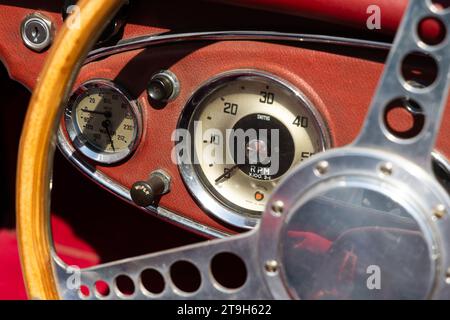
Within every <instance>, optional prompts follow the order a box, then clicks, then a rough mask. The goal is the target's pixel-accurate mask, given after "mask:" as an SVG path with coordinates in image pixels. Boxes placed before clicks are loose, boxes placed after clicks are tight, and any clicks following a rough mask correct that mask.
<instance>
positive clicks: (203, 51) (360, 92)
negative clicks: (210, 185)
mask: <svg viewBox="0 0 450 320" xmlns="http://www.w3.org/2000/svg"><path fill="white" fill-rule="evenodd" d="M166 2H167V1H166ZM233 2H234V3H236V2H238V1H233ZM369 3H370V4H377V5H379V6H380V7H382V14H383V26H384V27H385V28H386V29H385V31H387V32H388V33H389V32H390V33H392V32H394V31H395V29H396V27H397V25H398V22H399V20H400V17H401V14H402V12H403V9H404V6H405V3H406V1H404V0H399V1H387V0H378V1H375V0H373V1H369V0H367V1H366V0H364V1H363V0H358V1H347V2H343V1H338V0H327V1H322V0H317V1H295V0H241V1H239V4H242V5H249V6H258V7H259V5H262V6H263V7H264V8H270V9H275V10H277V11H289V12H294V13H299V14H301V15H306V16H309V17H317V18H320V19H324V20H327V21H333V22H342V23H347V24H351V25H358V26H361V25H362V24H363V23H364V25H365V23H366V19H367V13H366V9H367V6H368V5H369ZM159 4H160V6H159ZM185 5H186V3H185V2H184V1H174V2H170V3H164V2H162V1H161V2H160V3H158V4H156V3H154V2H152V3H150V2H146V1H141V2H138V3H137V5H136V6H135V7H134V8H133V10H132V12H131V13H130V21H129V23H128V25H127V26H126V28H125V32H124V37H125V38H131V37H136V36H142V35H148V34H153V33H159V32H162V31H167V30H172V31H174V30H177V29H182V30H183V27H184V25H183V23H184V22H186V23H187V25H189V26H190V27H191V28H196V27H201V26H202V23H205V24H210V26H211V29H222V28H224V26H226V20H227V19H226V14H224V12H225V13H232V12H238V10H241V9H236V8H234V7H227V6H223V5H216V4H205V3H193V4H189V6H190V7H189V11H190V12H195V13H194V18H195V19H197V20H198V21H196V22H192V21H190V22H188V21H187V20H190V19H191V18H190V19H187V18H186V17H184V14H183V12H184V10H183V9H180V8H183V7H182V6H185ZM177 6H178V7H177ZM216 6H217V7H216ZM173 9H177V10H175V11H174V10H173ZM184 9H186V8H184ZM215 9H224V10H226V11H218V12H216V11H215ZM0 10H2V11H3V15H4V16H5V17H8V19H9V20H8V21H2V22H0V59H1V61H3V62H4V64H5V65H6V66H7V68H8V70H9V73H10V75H11V77H12V78H14V79H16V80H17V81H19V82H21V83H22V84H23V85H25V86H26V87H27V88H29V89H30V90H32V89H33V88H34V86H35V84H36V81H37V79H38V75H39V71H40V70H41V68H42V65H43V62H44V59H45V56H46V53H43V54H37V53H34V52H32V51H30V50H28V49H27V48H25V47H24V46H23V44H22V41H21V39H20V33H19V28H20V23H21V21H22V19H23V17H25V16H26V15H27V14H29V13H32V12H34V11H36V10H39V11H41V12H43V13H45V14H46V15H48V16H49V17H51V18H52V20H53V21H54V22H55V24H56V25H57V26H60V25H61V23H62V19H61V15H60V12H59V10H60V8H59V6H58V5H57V4H55V3H54V2H52V3H48V2H43V3H42V4H41V5H37V4H36V1H24V0H22V1H16V2H15V4H14V5H11V4H8V5H6V4H3V3H2V1H0ZM196 10H197V11H196ZM209 10H211V11H209ZM172 13H173V14H172ZM261 15H263V16H265V17H267V16H272V14H264V13H261ZM224 16H225V17H224ZM177 17H178V18H180V20H179V21H176V18H177ZM274 17H276V16H274ZM277 17H279V16H277ZM195 19H193V20H195ZM202 19H203V20H202ZM248 19H249V20H252V19H254V20H255V21H257V20H258V19H256V18H255V16H248ZM248 19H247V17H245V18H239V20H238V21H242V23H243V24H244V25H245V23H249V22H248V21H247V20H248ZM290 19H291V18H286V20H285V21H283V20H281V19H280V20H278V19H275V20H274V22H273V25H266V26H265V27H271V26H272V27H274V26H275V25H276V24H277V21H279V22H280V24H281V25H282V29H284V30H287V29H289V28H290V27H292V28H293V29H292V31H298V29H296V28H295V26H296V23H297V22H298V23H299V24H300V25H302V23H305V21H304V20H296V19H298V18H292V20H290ZM201 21H203V22H201ZM205 21H206V22H205ZM248 26H250V24H249V25H248ZM327 28H332V26H331V25H325V26H324V25H323V24H322V26H320V27H318V29H319V30H322V31H323V30H326V29H327ZM384 58H385V53H383V52H380V51H377V50H374V51H368V50H362V49H361V50H360V49H342V48H339V47H337V46H325V45H321V46H319V45H314V46H308V45H303V46H290V45H286V44H282V43H266V42H253V41H227V42H215V43H209V42H198V43H190V44H175V45H170V46H161V47H156V48H152V49H144V50H135V51H130V52H127V53H122V54H117V55H114V56H111V57H108V58H105V59H103V60H100V61H97V62H93V63H90V64H89V65H87V66H85V67H84V68H83V69H82V71H81V74H80V76H79V78H78V80H77V83H78V84H80V83H81V82H84V81H86V80H89V79H92V78H107V79H111V80H114V81H116V82H118V83H120V84H121V85H122V86H124V87H125V88H126V89H127V90H128V91H129V92H130V93H131V94H132V95H133V96H134V97H135V98H138V99H139V102H140V103H141V105H142V106H143V107H144V108H143V109H144V119H145V132H144V137H143V140H142V143H141V145H140V146H139V148H138V150H137V151H136V152H135V154H134V155H133V157H132V158H130V159H129V160H128V161H126V162H124V163H122V164H120V165H117V166H109V167H105V166H97V169H98V170H100V171H101V172H103V173H105V174H106V175H107V176H109V177H110V178H111V179H113V180H115V181H117V182H119V183H120V184H122V185H123V186H125V187H127V188H130V187H131V185H132V184H133V183H134V182H135V181H137V180H142V179H145V178H146V177H147V176H148V174H149V173H150V172H151V171H153V170H155V169H160V168H162V169H165V170H166V171H167V172H169V173H170V174H171V176H172V178H173V186H172V191H171V193H169V194H168V195H166V196H165V197H163V198H162V200H161V202H160V204H161V205H162V206H163V207H165V208H168V209H171V210H173V211H175V212H178V213H180V214H182V215H183V216H185V217H187V218H189V219H192V220H195V221H196V222H199V223H201V224H204V225H206V226H209V227H211V228H214V229H217V230H220V231H224V232H230V233H233V232H235V230H231V229H230V228H228V227H226V226H224V225H222V224H221V223H219V222H218V221H216V220H215V219H213V218H211V217H210V216H209V215H207V214H206V213H205V212H204V211H203V210H202V209H201V208H200V206H199V205H198V204H197V203H196V202H195V201H194V200H193V198H192V197H191V195H190V194H189V192H188V191H187V190H186V187H185V185H184V184H183V182H182V179H181V177H180V174H179V171H178V168H177V166H176V165H175V164H173V163H172V161H171V151H172V147H173V142H172V141H171V140H170V139H171V135H172V131H173V130H174V129H175V128H176V125H177V121H178V118H179V115H180V112H181V111H182V109H183V107H184V105H185V103H186V101H187V100H188V98H189V97H190V96H191V94H192V93H193V92H194V91H195V90H196V89H197V88H198V87H199V86H201V84H202V83H204V82H206V81H207V80H208V79H210V78H211V77H214V76H216V75H217V74H219V73H222V72H225V71H229V70H234V69H257V70H262V71H266V72H269V73H272V74H274V75H276V76H278V77H280V78H283V79H286V80H287V81H289V82H291V83H292V84H294V85H295V86H296V87H298V88H299V89H300V90H302V91H303V92H304V93H305V95H306V96H307V97H308V98H309V99H310V100H311V101H312V102H313V103H314V104H315V105H316V107H317V108H318V109H319V111H320V112H321V113H322V114H323V117H324V119H325V121H326V122H327V124H328V127H329V129H330V132H331V135H332V139H333V144H334V146H343V145H345V144H348V143H350V142H351V141H352V140H353V139H354V138H355V137H356V135H357V134H358V132H359V130H360V128H361V125H362V123H363V120H364V118H365V115H366V113H367V108H368V106H369V104H370V101H371V98H372V95H373V93H374V91H375V87H376V85H377V82H378V79H379V77H380V75H381V72H382V70H383V61H384ZM160 69H170V70H171V71H172V72H174V73H175V74H176V75H177V76H178V78H179V80H180V82H181V88H182V89H181V93H180V96H179V97H178V98H177V99H176V100H175V101H174V102H171V103H169V104H168V105H167V106H166V107H165V108H164V109H162V110H157V109H155V108H153V107H152V106H151V105H150V104H149V102H148V100H147V98H146V93H145V88H146V84H147V82H148V80H149V78H150V76H151V75H152V74H153V73H154V72H155V71H158V70H160ZM449 120H450V108H447V113H446V114H445V120H444V122H443V127H442V129H441V134H440V137H439V141H438V146H437V148H438V150H439V151H441V152H442V153H443V154H444V155H445V156H447V157H450V136H449V135H450V121H449ZM398 121H400V122H401V121H402V120H401V119H398Z"/></svg>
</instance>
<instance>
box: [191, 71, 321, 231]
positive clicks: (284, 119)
mask: <svg viewBox="0 0 450 320" xmlns="http://www.w3.org/2000/svg"><path fill="white" fill-rule="evenodd" d="M207 92H208V93H209V94H207V95H206V96H205V97H204V98H203V99H201V102H200V103H198V104H197V105H196V106H195V110H193V112H192V113H191V116H190V118H189V120H187V123H188V125H187V127H188V130H189V131H190V133H191V136H192V140H193V143H194V148H193V153H194V155H195V158H196V159H197V163H195V164H193V168H194V170H193V171H194V174H195V175H196V177H197V178H198V180H199V182H200V183H201V184H202V186H203V188H205V189H206V190H207V191H208V193H209V194H210V195H211V196H212V198H213V199H214V200H215V201H217V202H219V203H220V204H221V205H222V206H224V207H226V208H228V209H229V210H231V211H232V212H234V213H235V214H238V215H244V216H248V217H259V216H260V215H261V212H262V211H263V210H264V207H265V205H266V203H267V201H268V199H269V197H270V195H271V193H272V192H273V190H274V188H275V187H276V186H277V184H278V183H279V181H280V180H281V179H282V178H283V177H284V176H285V175H286V174H287V173H288V172H289V171H290V170H291V169H292V168H293V167H295V166H296V165H298V164H299V163H300V162H302V161H303V160H305V159H308V158H310V157H312V156H313V155H314V154H316V153H318V152H321V151H323V150H324V149H325V147H326V146H327V143H326V141H327V140H326V133H325V131H326V130H325V128H324V126H323V122H322V120H321V119H319V115H318V114H317V113H316V112H315V110H314V109H313V107H312V106H311V105H310V103H309V102H307V100H306V99H305V98H303V97H302V96H300V95H299V94H298V93H296V91H295V90H293V89H291V87H290V86H287V85H284V84H283V83H282V82H281V81H279V80H276V79H275V78H272V77H269V76H265V75H248V76H241V77H239V76H235V77H231V78H229V79H228V80H227V81H223V82H222V83H220V81H218V82H217V84H216V87H214V88H213V89H212V90H207ZM197 101H198V100H197ZM193 194H194V196H195V191H193ZM199 200H200V201H201V200H202V199H199ZM203 200H204V201H206V202H208V201H210V199H203ZM204 205H205V204H204ZM205 207H207V204H206V205H205ZM211 213H212V214H214V212H211ZM232 221H233V219H231V222H232ZM228 222H230V221H228ZM232 223H233V222H232Z"/></svg>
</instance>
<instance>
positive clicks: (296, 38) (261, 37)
mask: <svg viewBox="0 0 450 320" xmlns="http://www.w3.org/2000/svg"><path fill="white" fill-rule="evenodd" d="M245 40H247V41H281V42H295V43H298V44H300V43H315V44H330V45H338V46H347V47H361V48H365V49H378V50H390V49H391V47H392V45H391V44H390V43H387V42H377V41H368V40H361V39H351V38H342V37H333V36H324V35H311V34H301V33H285V32H275V31H213V32H191V33H160V34H155V35H149V36H142V37H137V38H132V39H127V40H123V41H120V42H119V43H117V44H116V45H114V46H111V47H103V48H99V49H96V50H93V51H91V52H90V53H89V54H88V56H87V59H86V61H85V62H84V64H88V63H91V62H93V61H95V60H98V59H101V58H105V57H108V56H111V55H114V54H118V53H123V52H127V51H132V50H137V49H143V48H146V47H149V46H156V45H162V44H167V43H180V42H191V41H245Z"/></svg>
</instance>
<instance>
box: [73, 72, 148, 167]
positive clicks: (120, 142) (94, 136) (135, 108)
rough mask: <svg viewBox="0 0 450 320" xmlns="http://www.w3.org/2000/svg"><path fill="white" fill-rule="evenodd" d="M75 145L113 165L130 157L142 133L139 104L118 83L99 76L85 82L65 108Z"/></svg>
mask: <svg viewBox="0 0 450 320" xmlns="http://www.w3.org/2000/svg"><path fill="white" fill-rule="evenodd" d="M65 124H66V128H67V132H68V133H69V136H70V139H71V140H72V143H73V144H74V146H75V148H76V149H77V150H78V151H80V152H81V153H82V154H83V155H84V156H86V157H88V158H89V159H92V160H95V161H96V162H99V163H102V164H113V163H117V162H120V161H122V160H124V159H125V158H127V157H128V156H129V155H130V154H131V153H132V152H133V151H134V150H135V149H136V147H137V145H138V143H139V140H140V138H141V133H142V130H141V128H142V115H141V111H140V108H139V105H138V104H137V102H136V101H134V100H132V99H131V98H130V96H129V95H128V94H127V93H126V92H125V91H124V90H123V89H122V88H120V87H118V86H117V85H116V84H115V83H113V82H112V81H109V80H103V79H95V80H91V81H88V82H86V83H84V84H82V85H81V86H80V87H79V88H78V89H77V90H76V91H75V92H74V93H73V95H72V97H71V98H70V100H69V103H68V106H67V108H66V110H65Z"/></svg>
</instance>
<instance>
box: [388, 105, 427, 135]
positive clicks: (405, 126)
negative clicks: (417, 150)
mask: <svg viewBox="0 0 450 320" xmlns="http://www.w3.org/2000/svg"><path fill="white" fill-rule="evenodd" d="M384 124H385V127H386V128H387V130H388V131H389V133H391V134H392V135H393V136H395V137H396V138H400V139H413V138H415V137H416V136H418V135H419V134H420V133H421V132H422V130H423V128H424V126H425V115H424V113H423V110H422V108H421V107H420V106H419V104H418V103H417V102H415V101H413V100H410V99H406V98H399V99H395V100H394V101H392V102H391V103H389V104H388V106H387V107H386V109H385V112H384Z"/></svg>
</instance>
